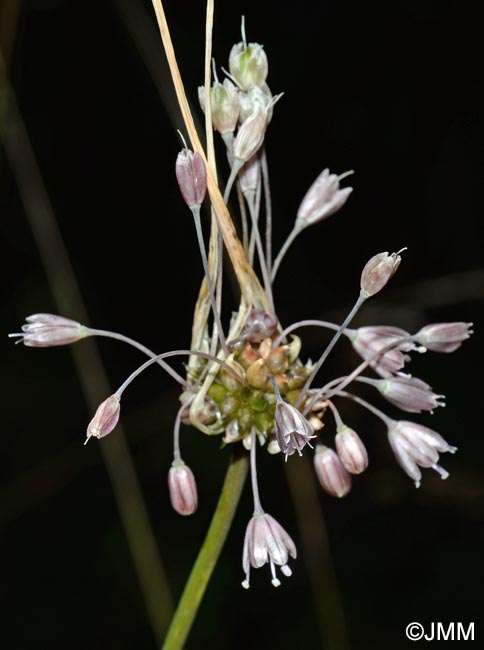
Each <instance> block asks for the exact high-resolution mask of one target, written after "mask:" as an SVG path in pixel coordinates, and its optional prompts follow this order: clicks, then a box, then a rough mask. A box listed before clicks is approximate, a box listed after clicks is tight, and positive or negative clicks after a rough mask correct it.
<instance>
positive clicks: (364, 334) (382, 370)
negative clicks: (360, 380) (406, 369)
mask: <svg viewBox="0 0 484 650" xmlns="http://www.w3.org/2000/svg"><path fill="white" fill-rule="evenodd" d="M345 334H346V336H348V338H349V339H350V340H351V343H352V344H353V347H354V348H355V350H356V352H358V354H359V355H360V356H361V357H362V358H363V359H365V361H366V360H368V359H371V358H373V357H374V356H375V354H376V353H377V352H378V351H379V350H383V348H385V347H387V346H388V345H390V344H391V343H393V342H395V347H394V348H393V349H390V350H388V351H387V352H385V353H384V354H382V356H381V357H377V358H376V359H375V360H374V361H372V362H371V363H370V366H371V367H372V368H373V369H374V370H375V371H376V372H378V374H379V375H381V376H382V377H388V376H390V375H392V374H393V373H395V372H398V371H400V370H401V369H402V368H403V366H404V365H405V362H406V361H409V359H410V357H408V356H407V355H406V354H403V353H404V352H411V351H413V350H417V351H420V348H418V347H417V346H416V345H415V344H414V343H413V342H412V341H403V342H401V343H397V341H398V339H400V338H404V337H407V338H410V334H409V333H408V332H405V330H402V329H400V328H398V327H390V326H387V325H380V326H375V327H372V326H369V327H360V328H358V329H357V330H352V329H347V330H346V331H345Z"/></svg>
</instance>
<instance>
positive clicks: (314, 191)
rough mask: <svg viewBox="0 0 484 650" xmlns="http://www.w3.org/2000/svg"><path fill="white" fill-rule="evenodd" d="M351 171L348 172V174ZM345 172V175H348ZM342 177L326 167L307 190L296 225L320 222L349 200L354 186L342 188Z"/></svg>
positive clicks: (304, 226)
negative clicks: (340, 184)
mask: <svg viewBox="0 0 484 650" xmlns="http://www.w3.org/2000/svg"><path fill="white" fill-rule="evenodd" d="M348 173H349V172H346V174H348ZM346 174H343V176H346ZM341 178H342V177H341V176H336V174H330V173H329V169H324V170H323V171H322V172H321V174H320V175H319V176H318V177H317V179H316V180H315V181H314V183H313V184H312V185H311V187H310V188H309V190H308V191H307V193H306V195H305V197H304V198H303V200H302V202H301V205H300V206H299V210H298V212H297V219H296V226H300V227H301V228H306V226H309V225H312V224H314V223H318V221H322V220H323V219H326V218H327V217H329V216H330V215H332V214H334V213H335V212H337V211H338V210H339V209H340V208H341V207H343V205H344V204H345V203H346V201H347V200H348V197H349V195H350V194H351V192H352V191H353V188H352V187H346V188H345V189H343V190H341V189H340V187H339V181H340V179H341Z"/></svg>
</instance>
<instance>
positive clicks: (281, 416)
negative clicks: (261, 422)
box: [274, 399, 316, 459]
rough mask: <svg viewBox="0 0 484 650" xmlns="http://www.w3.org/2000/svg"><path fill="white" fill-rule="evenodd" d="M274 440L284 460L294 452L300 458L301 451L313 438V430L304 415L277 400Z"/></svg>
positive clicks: (293, 407)
mask: <svg viewBox="0 0 484 650" xmlns="http://www.w3.org/2000/svg"><path fill="white" fill-rule="evenodd" d="M274 417H275V429H276V439H277V442H278V444H279V447H280V449H281V451H282V453H283V454H285V456H286V459H287V457H288V456H291V455H292V454H293V453H294V452H295V451H297V453H298V454H299V455H300V456H301V452H302V449H303V447H304V446H305V445H307V444H309V446H311V445H310V443H309V441H310V440H311V438H315V437H316V436H315V433H314V429H313V427H312V426H311V424H310V423H309V421H308V420H307V419H306V418H305V417H304V415H303V414H302V413H301V411H299V410H298V409H297V408H296V407H295V406H293V405H292V404H288V403H287V402H284V401H283V400H282V399H280V400H279V399H278V401H277V404H276V412H275V416H274Z"/></svg>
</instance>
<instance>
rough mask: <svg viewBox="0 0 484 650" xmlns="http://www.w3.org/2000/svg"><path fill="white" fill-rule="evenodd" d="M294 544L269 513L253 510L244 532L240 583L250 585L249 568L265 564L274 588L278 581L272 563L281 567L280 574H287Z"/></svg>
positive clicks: (294, 550) (247, 586) (295, 553)
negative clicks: (253, 512) (242, 571)
mask: <svg viewBox="0 0 484 650" xmlns="http://www.w3.org/2000/svg"><path fill="white" fill-rule="evenodd" d="M296 555H297V550H296V545H295V544H294V542H293V541H292V539H291V537H290V536H289V534H288V533H287V532H286V531H285V530H284V528H283V527H282V526H281V525H280V524H279V523H278V522H277V521H276V520H275V519H274V517H271V515H268V514H266V513H256V514H254V516H253V517H252V519H251V520H250V521H249V524H248V526H247V530H246V532H245V539H244V550H243V554H242V568H243V569H244V572H245V580H244V581H243V582H242V586H243V587H244V588H245V589H248V588H249V586H250V567H251V566H252V567H253V568H254V569H259V568H260V567H262V566H264V564H267V563H269V564H270V569H271V575H272V584H273V585H274V587H278V586H279V585H280V584H281V582H280V580H279V579H278V578H277V575H276V566H280V567H281V571H282V573H283V574H284V575H285V576H287V577H289V576H290V575H291V574H292V571H291V569H290V568H289V566H288V564H287V562H288V560H289V557H292V558H296Z"/></svg>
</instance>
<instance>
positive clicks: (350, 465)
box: [335, 426, 368, 474]
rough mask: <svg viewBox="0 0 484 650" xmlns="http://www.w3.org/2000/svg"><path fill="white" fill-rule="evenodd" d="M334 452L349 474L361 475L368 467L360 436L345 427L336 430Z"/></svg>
mask: <svg viewBox="0 0 484 650" xmlns="http://www.w3.org/2000/svg"><path fill="white" fill-rule="evenodd" d="M335 444H336V450H337V452H338V456H339V457H340V459H341V462H342V463H343V465H344V466H345V469H347V470H348V472H350V474H361V472H364V471H365V469H366V468H367V467H368V453H367V451H366V447H365V445H364V444H363V441H362V440H361V438H360V436H359V435H358V434H357V433H356V431H353V429H350V428H349V427H347V426H343V427H341V428H339V429H338V433H337V434H336V438H335Z"/></svg>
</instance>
